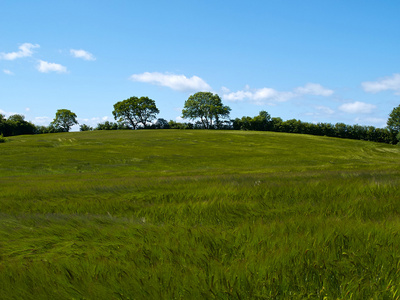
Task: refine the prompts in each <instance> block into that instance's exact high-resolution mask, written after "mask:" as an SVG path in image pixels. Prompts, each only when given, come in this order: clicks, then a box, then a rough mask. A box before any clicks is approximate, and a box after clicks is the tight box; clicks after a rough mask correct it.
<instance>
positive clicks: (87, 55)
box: [69, 49, 96, 60]
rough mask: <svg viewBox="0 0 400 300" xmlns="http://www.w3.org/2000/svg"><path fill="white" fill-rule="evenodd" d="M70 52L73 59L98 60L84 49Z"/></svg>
mask: <svg viewBox="0 0 400 300" xmlns="http://www.w3.org/2000/svg"><path fill="white" fill-rule="evenodd" d="M69 52H70V53H71V55H72V56H73V57H76V58H82V59H84V60H96V58H95V57H94V56H93V54H92V53H90V52H87V51H85V50H82V49H80V50H76V49H71V50H69Z"/></svg>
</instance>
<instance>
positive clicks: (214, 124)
mask: <svg viewBox="0 0 400 300" xmlns="http://www.w3.org/2000/svg"><path fill="white" fill-rule="evenodd" d="M230 111H231V108H230V107H229V106H226V105H223V104H222V101H221V98H220V97H219V96H218V95H217V94H213V93H210V92H199V93H196V94H194V95H191V96H190V97H189V98H188V99H187V100H186V101H185V106H184V108H183V110H182V118H184V119H188V120H200V122H201V124H202V125H203V128H205V129H219V128H221V125H222V122H221V120H222V119H226V118H229V113H230Z"/></svg>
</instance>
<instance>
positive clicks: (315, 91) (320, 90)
mask: <svg viewBox="0 0 400 300" xmlns="http://www.w3.org/2000/svg"><path fill="white" fill-rule="evenodd" d="M221 90H222V91H223V92H224V94H223V96H222V98H224V99H225V100H227V101H233V102H236V101H243V100H245V99H247V100H250V101H251V102H253V103H254V104H257V105H264V104H273V103H276V102H286V101H288V100H290V99H292V98H296V97H299V96H302V95H316V96H324V97H328V96H331V95H332V94H333V91H332V90H329V89H326V88H324V87H323V86H321V85H320V84H316V83H307V84H306V85H305V86H304V87H298V88H295V89H294V90H293V91H292V92H281V91H277V90H275V89H272V88H267V87H264V88H261V89H250V87H249V86H248V85H246V87H245V89H244V90H241V91H237V92H230V91H229V89H227V88H225V87H223V88H222V89H221ZM225 91H226V92H225Z"/></svg>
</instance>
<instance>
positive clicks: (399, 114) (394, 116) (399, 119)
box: [387, 105, 400, 132]
mask: <svg viewBox="0 0 400 300" xmlns="http://www.w3.org/2000/svg"><path fill="white" fill-rule="evenodd" d="M387 126H388V128H389V129H390V130H391V131H395V132H400V105H399V106H397V107H395V108H393V110H392V112H391V113H390V115H389V119H388V120H387Z"/></svg>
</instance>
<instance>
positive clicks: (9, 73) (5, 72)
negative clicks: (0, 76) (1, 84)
mask: <svg viewBox="0 0 400 300" xmlns="http://www.w3.org/2000/svg"><path fill="white" fill-rule="evenodd" d="M3 73H4V74H7V75H14V73H13V72H11V71H10V70H6V69H4V70H3Z"/></svg>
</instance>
